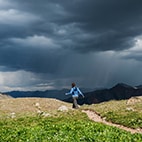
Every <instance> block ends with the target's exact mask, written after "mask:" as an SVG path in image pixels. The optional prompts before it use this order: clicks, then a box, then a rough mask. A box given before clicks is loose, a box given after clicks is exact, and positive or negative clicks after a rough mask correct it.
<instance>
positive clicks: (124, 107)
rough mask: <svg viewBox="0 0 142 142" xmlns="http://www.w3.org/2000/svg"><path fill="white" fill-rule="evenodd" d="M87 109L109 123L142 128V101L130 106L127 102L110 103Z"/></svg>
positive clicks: (95, 105)
mask: <svg viewBox="0 0 142 142" xmlns="http://www.w3.org/2000/svg"><path fill="white" fill-rule="evenodd" d="M85 108H87V109H91V110H93V111H96V112H97V113H99V114H100V115H101V117H103V118H105V119H106V120H107V121H111V122H113V123H116V124H121V125H124V126H127V127H131V128H142V101H139V102H134V103H130V104H127V100H121V101H109V102H104V103H100V104H94V105H91V106H85Z"/></svg>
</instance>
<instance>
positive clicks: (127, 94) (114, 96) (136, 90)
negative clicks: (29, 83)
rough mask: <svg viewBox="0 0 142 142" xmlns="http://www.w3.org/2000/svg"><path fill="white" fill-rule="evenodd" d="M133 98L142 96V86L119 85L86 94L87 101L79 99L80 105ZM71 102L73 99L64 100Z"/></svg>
mask: <svg viewBox="0 0 142 142" xmlns="http://www.w3.org/2000/svg"><path fill="white" fill-rule="evenodd" d="M133 96H142V85H139V86H135V87H132V86H130V85H127V84H124V83H118V84H116V85H115V86H113V87H112V88H109V89H100V90H95V91H92V92H88V93H85V99H83V98H82V97H79V99H78V104H80V105H82V104H94V103H101V102H104V101H109V100H124V99H129V98H131V97H133ZM64 101H66V102H71V101H72V98H68V99H66V100H64Z"/></svg>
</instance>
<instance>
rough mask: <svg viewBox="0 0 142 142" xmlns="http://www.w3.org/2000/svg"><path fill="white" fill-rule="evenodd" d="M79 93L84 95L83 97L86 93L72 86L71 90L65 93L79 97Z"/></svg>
mask: <svg viewBox="0 0 142 142" xmlns="http://www.w3.org/2000/svg"><path fill="white" fill-rule="evenodd" d="M79 94H80V95H82V97H84V95H83V94H82V92H81V91H80V90H79V88H78V87H73V88H71V90H70V92H68V93H66V94H65V95H72V97H78V95H79Z"/></svg>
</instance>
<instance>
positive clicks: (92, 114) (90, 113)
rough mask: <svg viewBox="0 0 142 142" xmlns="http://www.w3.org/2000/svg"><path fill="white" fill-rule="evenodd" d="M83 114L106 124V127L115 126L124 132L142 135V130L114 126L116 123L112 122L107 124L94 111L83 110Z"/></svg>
mask: <svg viewBox="0 0 142 142" xmlns="http://www.w3.org/2000/svg"><path fill="white" fill-rule="evenodd" d="M82 112H84V113H86V114H87V115H88V117H89V118H90V119H91V120H93V121H95V122H101V123H104V124H106V125H109V126H114V127H117V128H120V129H123V130H126V131H128V132H131V133H132V134H134V133H141V134H142V129H132V128H127V127H125V126H122V125H119V124H114V123H111V122H107V121H105V120H104V119H102V118H101V117H100V116H99V115H98V114H97V113H95V112H94V111H90V110H83V111H82Z"/></svg>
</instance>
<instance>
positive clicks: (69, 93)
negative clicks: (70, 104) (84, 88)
mask: <svg viewBox="0 0 142 142" xmlns="http://www.w3.org/2000/svg"><path fill="white" fill-rule="evenodd" d="M72 92H73V88H71V90H70V92H68V93H65V95H71V94H72Z"/></svg>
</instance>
